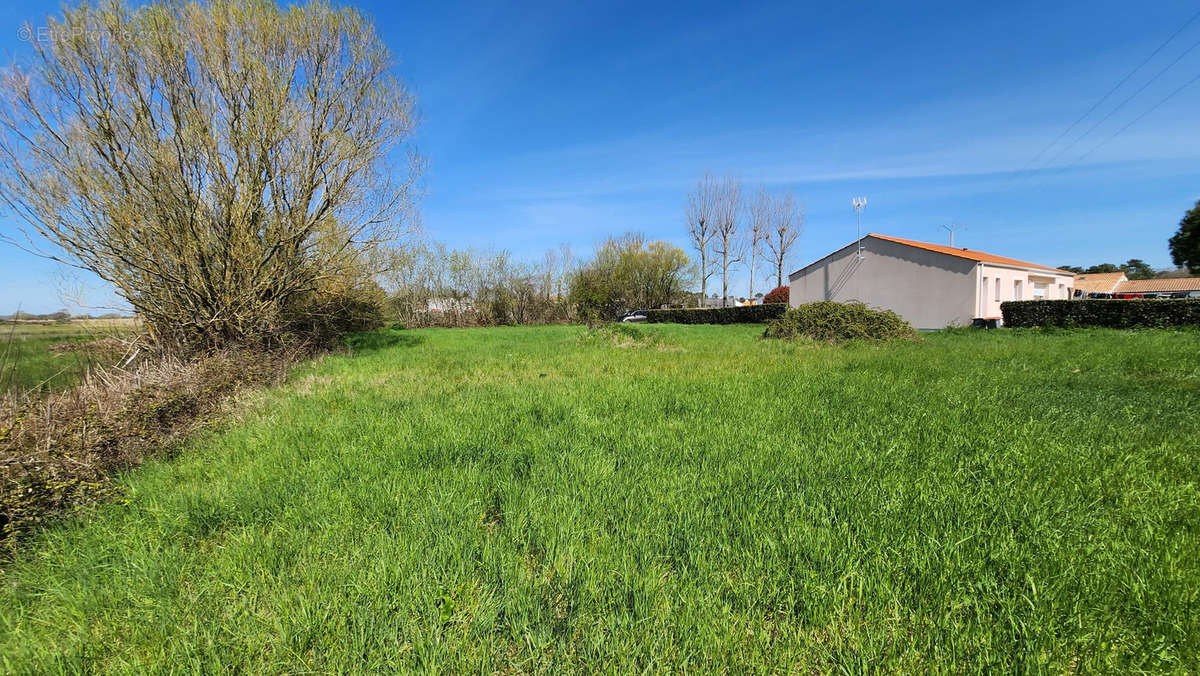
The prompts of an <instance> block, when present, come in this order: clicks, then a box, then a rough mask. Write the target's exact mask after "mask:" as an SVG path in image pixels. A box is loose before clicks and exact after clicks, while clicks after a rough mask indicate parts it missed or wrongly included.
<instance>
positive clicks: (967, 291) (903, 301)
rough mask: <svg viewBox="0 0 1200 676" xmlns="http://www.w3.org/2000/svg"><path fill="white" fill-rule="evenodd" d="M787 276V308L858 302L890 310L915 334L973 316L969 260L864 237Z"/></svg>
mask: <svg viewBox="0 0 1200 676" xmlns="http://www.w3.org/2000/svg"><path fill="white" fill-rule="evenodd" d="M856 246H857V242H855V243H852V244H850V245H848V246H846V247H843V248H841V249H839V250H837V251H835V252H834V253H832V254H830V255H829V256H827V257H825V258H824V259H821V260H819V261H817V262H816V263H813V264H812V265H810V266H809V267H807V268H804V269H802V270H800V271H798V272H795V273H793V274H792V275H791V276H790V277H789V281H790V283H791V290H790V301H791V305H792V306H793V307H795V306H797V305H799V304H801V303H811V302H814V301H819V300H833V301H839V302H848V301H853V300H859V301H862V302H864V303H866V304H867V305H870V306H872V307H878V308H883V309H887V310H894V311H895V312H896V313H898V314H899V315H900V316H901V317H904V318H905V319H906V320H908V322H909V323H910V324H912V325H913V326H915V327H917V328H919V329H941V328H945V327H946V326H949V325H951V324H955V325H965V324H969V323H970V322H971V319H973V318H974V315H975V300H976V299H975V294H976V289H977V282H976V275H977V272H976V266H977V265H978V264H977V263H976V262H975V261H972V260H968V259H965V258H958V257H955V256H950V255H947V254H941V253H937V252H934V251H926V250H925V249H918V248H916V247H911V246H906V245H904V244H897V243H896V242H889V241H887V240H882V239H876V238H874V237H867V238H865V239H864V240H863V246H864V247H865V251H864V252H863V260H862V261H859V260H857V257H856V255H855V250H856Z"/></svg>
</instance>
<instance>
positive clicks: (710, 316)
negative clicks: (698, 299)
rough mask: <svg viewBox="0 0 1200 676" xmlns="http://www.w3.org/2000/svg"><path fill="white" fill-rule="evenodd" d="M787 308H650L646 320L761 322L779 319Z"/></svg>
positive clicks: (782, 304)
mask: <svg viewBox="0 0 1200 676" xmlns="http://www.w3.org/2000/svg"><path fill="white" fill-rule="evenodd" d="M785 310H787V304H786V303H769V304H763V305H742V306H739V307H714V308H683V309H671V310H650V311H648V312H647V313H646V321H648V322H651V323H654V324H664V323H671V324H761V323H763V322H768V321H771V320H772V319H778V318H779V317H781V316H782V315H783V313H784V311H785Z"/></svg>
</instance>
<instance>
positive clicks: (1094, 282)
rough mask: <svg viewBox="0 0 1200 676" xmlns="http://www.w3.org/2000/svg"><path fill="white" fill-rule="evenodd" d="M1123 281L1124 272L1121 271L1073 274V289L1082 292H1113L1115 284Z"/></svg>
mask: <svg viewBox="0 0 1200 676" xmlns="http://www.w3.org/2000/svg"><path fill="white" fill-rule="evenodd" d="M1123 281H1125V273H1124V272H1121V271H1117V272H1093V273H1090V274H1082V275H1075V290H1076V291H1080V292H1083V293H1084V294H1089V293H1113V292H1114V291H1115V290H1116V288H1117V285H1118V284H1120V283H1121V282H1123Z"/></svg>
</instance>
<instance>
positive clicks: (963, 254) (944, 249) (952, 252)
mask: <svg viewBox="0 0 1200 676" xmlns="http://www.w3.org/2000/svg"><path fill="white" fill-rule="evenodd" d="M867 237H874V238H876V239H882V240H885V241H888V242H895V243H897V244H905V245H907V246H912V247H916V248H918V249H925V250H926V251H936V252H937V253H943V254H946V255H947V256H957V257H959V258H966V259H968V260H972V261H978V262H980V263H996V264H997V265H1011V266H1014V267H1019V268H1036V269H1038V270H1048V271H1050V272H1057V273H1059V274H1063V275H1069V274H1071V273H1070V272H1067V271H1066V270H1059V269H1058V268H1052V267H1049V266H1046V265H1039V264H1037V263H1029V262H1026V261H1019V260H1017V259H1015V258H1006V257H1004V256H997V255H996V254H990V253H987V252H985V251H975V250H973V249H960V248H958V247H952V246H943V245H941V244H930V243H928V242H918V241H916V240H911V239H903V238H900V237H889V236H887V235H879V234H876V233H871V234H869V235H867Z"/></svg>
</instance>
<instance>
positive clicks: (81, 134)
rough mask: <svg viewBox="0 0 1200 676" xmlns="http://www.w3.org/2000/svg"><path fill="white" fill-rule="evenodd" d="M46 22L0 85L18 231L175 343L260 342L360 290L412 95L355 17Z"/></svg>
mask: <svg viewBox="0 0 1200 676" xmlns="http://www.w3.org/2000/svg"><path fill="white" fill-rule="evenodd" d="M47 29H48V30H46V31H39V36H41V35H43V34H44V36H45V38H46V39H44V40H43V39H39V40H37V41H35V42H34V48H35V58H34V60H33V62H32V64H30V65H29V66H27V67H16V68H13V69H11V70H9V71H8V72H7V74H6V77H5V78H4V79H3V83H2V94H3V96H2V103H0V130H2V131H3V136H2V137H0V160H2V161H0V165H2V168H0V196H2V198H3V200H4V201H5V202H6V203H7V205H8V206H9V207H10V208H11V210H12V211H13V212H14V213H15V214H16V215H18V216H20V217H21V218H23V219H24V220H25V221H26V222H27V224H28V226H29V230H28V231H27V232H26V238H25V239H24V240H22V241H20V242H18V243H19V244H20V245H22V246H25V247H27V248H30V249H34V250H37V251H39V252H41V253H43V254H44V255H48V256H51V257H54V258H56V259H58V260H61V261H63V262H66V263H69V264H71V265H75V266H77V267H80V268H83V269H86V270H90V271H92V272H94V273H95V274H96V275H98V276H99V277H100V278H102V279H104V280H106V281H108V282H109V283H111V284H112V286H113V287H114V288H115V290H116V292H117V293H118V294H119V295H120V296H121V297H122V298H124V300H125V301H126V302H128V304H129V305H130V306H131V307H132V308H133V309H134V310H136V312H137V313H138V314H139V315H140V316H141V317H142V319H143V320H144V321H145V325H146V327H147V329H148V330H149V331H150V333H151V335H152V336H153V337H154V338H155V339H156V340H157V342H158V343H159V344H161V345H165V346H168V347H173V348H181V349H183V350H185V351H188V350H194V349H197V348H203V349H211V348H218V347H222V346H228V345H235V344H255V343H261V342H263V341H267V342H270V341H271V340H273V339H274V338H275V337H277V336H278V334H279V333H280V332H281V331H284V330H286V329H287V328H288V327H289V326H292V325H293V324H294V323H295V320H299V321H298V323H299V324H300V325H305V323H306V322H305V317H304V316H300V317H295V316H289V313H296V312H298V313H301V315H303V313H305V312H308V311H309V308H312V307H320V308H323V309H322V310H321V311H322V312H328V311H329V310H330V304H329V303H328V302H326V301H318V302H316V303H315V304H314V303H313V302H311V301H312V296H313V295H314V294H319V293H320V292H321V290H322V288H323V287H324V286H326V285H327V284H328V283H329V282H330V280H355V281H356V284H358V285H359V286H363V287H369V286H370V283H371V282H370V280H371V278H372V276H373V273H374V272H375V271H376V270H374V269H372V268H373V265H374V262H375V261H378V260H379V257H378V256H375V255H373V249H374V248H375V247H377V246H379V245H380V244H382V243H383V242H385V241H387V240H389V239H390V238H391V237H393V236H394V235H395V234H396V233H397V232H398V231H400V230H403V229H404V228H405V227H406V226H407V225H408V224H409V223H410V222H411V221H410V219H411V218H412V217H413V200H414V194H415V188H414V185H415V180H416V178H417V176H418V175H419V170H420V167H421V162H420V160H419V158H418V157H417V156H416V155H415V154H414V153H412V152H408V153H406V152H405V150H406V147H407V145H408V142H409V139H410V137H411V134H412V133H413V130H414V128H415V125H416V114H415V112H414V99H413V97H412V95H410V94H409V92H408V91H407V90H406V89H405V88H404V86H403V84H402V83H401V82H399V81H398V80H397V79H396V78H395V77H394V76H393V74H392V59H391V57H390V55H389V53H388V50H387V49H386V48H385V47H384V45H383V44H382V42H381V41H380V40H379V38H378V36H377V35H376V33H375V31H374V28H373V27H372V25H371V23H370V22H369V20H367V19H366V18H365V17H364V16H363V15H362V14H361V13H359V12H357V11H355V10H352V9H342V8H333V7H331V6H329V5H327V4H324V3H320V2H312V3H309V4H304V5H294V6H280V5H277V4H275V3H273V2H265V1H263V0H211V1H209V2H164V3H148V4H136V5H135V4H131V3H129V2H127V1H124V2H123V1H114V2H105V3H100V4H96V5H88V4H83V5H80V6H78V7H75V8H66V9H64V10H63V15H62V16H61V17H59V18H57V19H52V20H51V21H50V24H49V26H47ZM40 242H44V243H40ZM354 307H355V306H353V304H350V305H347V306H344V307H340V308H338V309H339V310H341V311H353V310H354Z"/></svg>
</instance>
